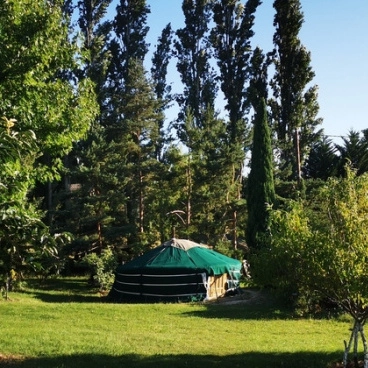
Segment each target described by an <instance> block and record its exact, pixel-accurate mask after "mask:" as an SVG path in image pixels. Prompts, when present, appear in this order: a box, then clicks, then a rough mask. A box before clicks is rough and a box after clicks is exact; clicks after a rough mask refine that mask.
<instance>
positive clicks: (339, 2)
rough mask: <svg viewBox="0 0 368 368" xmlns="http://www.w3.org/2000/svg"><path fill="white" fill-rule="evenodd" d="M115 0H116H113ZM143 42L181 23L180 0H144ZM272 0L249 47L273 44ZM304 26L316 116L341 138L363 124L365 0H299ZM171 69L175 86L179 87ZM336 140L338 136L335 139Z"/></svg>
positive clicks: (367, 83)
mask: <svg viewBox="0 0 368 368" xmlns="http://www.w3.org/2000/svg"><path fill="white" fill-rule="evenodd" d="M115 1H116V0H115ZM147 3H148V5H149V6H150V8H151V14H150V15H149V17H148V25H149V27H150V31H149V34H148V42H149V43H151V45H152V46H154V45H155V43H156V41H157V37H158V36H159V35H160V33H161V30H162V29H163V27H164V26H166V24H167V23H169V22H171V25H172V27H173V28H174V29H178V28H181V27H183V15H182V10H181V4H182V0H147ZM272 4H273V0H263V4H262V5H261V6H260V7H259V8H258V10H257V13H256V20H255V28H254V30H255V32H256V34H255V37H254V38H253V43H254V46H259V47H261V48H262V49H263V50H264V51H265V52H268V51H270V50H271V48H272V37H273V33H274V28H273V17H274V9H273V7H272ZM301 6H302V10H303V13H304V24H303V27H302V30H301V32H300V40H301V42H302V44H303V45H304V46H305V47H306V48H307V50H309V51H310V52H311V56H312V68H313V71H314V72H315V74H316V76H315V78H314V80H313V84H316V85H318V87H319V92H318V95H319V97H318V102H319V105H320V113H319V117H321V118H323V124H322V128H323V129H324V132H325V134H326V135H329V136H346V135H347V134H348V132H349V130H351V129H352V130H355V131H361V130H363V129H367V128H368V115H367V113H366V110H365V109H366V107H368V40H367V37H368V0H349V1H346V0H301ZM174 75H175V66H172V68H171V76H172V78H173V80H172V81H173V83H174V88H175V89H176V88H178V89H180V81H179V78H178V77H175V76H174ZM334 140H335V141H336V140H338V138H334Z"/></svg>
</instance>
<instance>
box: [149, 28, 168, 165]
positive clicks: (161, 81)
mask: <svg viewBox="0 0 368 368" xmlns="http://www.w3.org/2000/svg"><path fill="white" fill-rule="evenodd" d="M172 41H173V30H172V28H171V24H170V23H169V24H167V25H166V27H165V28H164V29H163V30H162V32H161V36H160V37H159V39H158V43H157V46H156V49H155V52H154V54H153V57H152V67H151V78H152V82H153V84H154V90H155V93H156V96H157V98H158V99H159V100H161V101H162V105H161V110H162V112H164V110H165V109H166V108H168V107H169V105H170V104H171V103H172V99H173V97H172V95H171V85H168V84H167V81H166V77H167V69H168V65H169V62H170V59H171V56H172V50H171V45H172ZM164 122H165V117H164V116H163V117H162V120H161V121H160V122H159V131H160V138H159V140H158V145H157V148H156V157H157V158H158V159H159V160H160V159H161V158H162V155H163V147H164V144H165V142H166V141H167V140H168V139H167V137H165V131H164Z"/></svg>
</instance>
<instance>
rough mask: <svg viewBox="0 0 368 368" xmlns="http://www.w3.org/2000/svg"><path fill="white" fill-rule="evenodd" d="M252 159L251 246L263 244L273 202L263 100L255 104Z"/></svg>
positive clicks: (249, 235) (269, 136)
mask: <svg viewBox="0 0 368 368" xmlns="http://www.w3.org/2000/svg"><path fill="white" fill-rule="evenodd" d="M255 110H256V114H255V118H254V131H253V145H252V158H251V164H250V173H249V177H248V202H247V204H248V222H247V243H248V245H249V246H250V247H251V248H256V249H257V248H258V249H259V248H261V247H264V246H267V244H268V241H269V239H268V236H269V206H272V205H273V204H274V201H275V186H274V179H273V155H272V144H271V133H270V128H269V126H268V119H267V109H266V103H265V99H264V98H263V97H262V98H261V99H260V100H259V101H258V104H257V105H256V106H255Z"/></svg>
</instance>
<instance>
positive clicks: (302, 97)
mask: <svg viewBox="0 0 368 368" xmlns="http://www.w3.org/2000/svg"><path fill="white" fill-rule="evenodd" d="M114 4H115V5H117V6H116V8H115V9H112V8H111V6H110V5H111V1H109V0H98V1H93V2H91V1H88V0H83V1H78V2H75V4H74V5H75V6H72V5H73V2H70V1H63V0H58V1H52V2H45V1H43V0H36V1H33V2H29V1H25V0H17V1H15V0H13V1H11V0H10V1H6V2H2V3H1V5H0V117H3V120H2V122H3V128H2V131H1V137H0V139H1V145H0V163H1V171H2V176H1V188H0V189H1V192H0V195H1V211H2V219H1V227H0V236H1V238H0V262H1V267H2V273H9V272H10V270H11V269H12V268H15V269H16V271H17V272H21V271H24V270H30V269H32V270H37V271H40V270H43V272H44V273H46V271H47V272H48V271H50V270H54V269H56V268H59V267H60V266H63V265H64V264H65V265H66V264H68V267H64V270H67V269H68V270H73V267H75V266H76V265H78V263H79V261H80V260H81V259H83V257H85V256H86V255H87V254H93V253H96V254H97V256H100V255H103V254H104V252H105V251H106V250H107V249H111V251H112V252H113V254H114V256H116V257H117V258H118V260H119V261H122V260H128V259H131V258H132V257H134V256H135V255H137V254H140V253H141V252H142V251H144V250H145V249H147V248H148V247H149V246H153V245H155V244H158V243H160V242H162V241H164V240H167V238H168V237H170V236H173V235H175V236H177V237H188V238H191V239H193V240H196V241H201V242H205V243H209V244H211V245H213V246H215V247H216V245H217V244H218V245H219V246H221V247H222V248H223V247H224V244H226V245H227V247H228V248H229V249H228V251H229V253H232V254H234V255H235V254H239V253H236V251H237V252H239V247H240V246H241V245H246V243H247V242H246V239H247V240H248V244H247V245H248V248H247V247H240V248H241V249H242V250H243V249H247V250H250V252H251V253H252V250H253V248H262V247H264V248H267V247H266V245H267V242H266V241H265V239H267V236H265V234H263V232H266V233H268V232H269V216H270V214H271V213H270V211H269V210H268V208H267V206H266V203H267V205H268V204H272V203H273V201H274V198H277V199H278V200H279V201H280V203H281V204H284V205H285V204H287V203H288V200H289V199H290V198H298V197H299V196H301V188H302V186H301V185H300V184H301V181H304V182H306V183H305V184H303V185H304V188H306V190H305V192H304V193H303V195H304V196H305V198H306V199H309V198H310V197H309V195H310V188H312V187H318V186H320V185H323V183H324V181H325V180H327V179H328V178H330V177H344V176H345V175H346V170H345V169H344V167H345V164H346V163H347V162H350V163H351V165H352V166H353V167H354V168H355V169H356V170H357V173H358V175H363V174H364V173H365V172H366V171H367V167H368V166H367V162H368V160H367V157H368V156H367V152H368V145H367V132H363V136H361V134H360V133H359V132H350V133H349V135H348V137H347V138H346V139H345V140H344V141H343V143H342V144H341V145H336V144H334V143H333V142H332V141H330V140H327V139H325V138H323V136H322V131H320V130H318V129H319V128H318V126H319V124H320V123H321V119H320V118H318V117H317V115H318V103H317V93H316V88H315V87H314V86H312V87H310V86H311V83H312V81H313V76H314V74H313V71H312V69H311V66H310V64H311V55H310V53H309V52H308V51H307V50H306V48H305V47H304V46H303V45H302V43H301V40H300V39H299V32H300V30H301V26H302V23H303V13H302V10H301V6H300V1H297V0H289V1H275V2H274V8H275V18H274V26H275V35H274V50H268V52H266V53H264V52H263V51H262V50H261V49H260V48H254V47H253V44H252V38H253V36H254V29H253V28H254V25H255V23H256V21H257V16H256V10H257V8H258V7H259V6H261V2H260V1H258V0H248V1H240V0H222V1H220V0H213V1H209V0H197V1H194V0H183V2H182V11H183V19H184V24H183V26H182V28H180V29H174V27H173V26H174V25H171V24H168V25H166V26H164V25H163V31H162V33H161V35H160V38H159V39H158V43H157V46H156V47H155V50H154V53H153V57H152V58H151V67H150V69H149V70H150V73H149V72H148V68H147V63H148V61H147V56H148V52H149V50H150V45H149V44H148V43H147V34H148V32H149V21H148V20H149V14H150V8H149V6H148V5H147V3H146V1H144V0H121V1H118V2H116V3H114ZM170 66H173V67H174V68H176V72H177V77H178V80H180V81H181V83H180V85H178V86H176V87H177V88H175V90H176V93H173V92H172V86H171V85H170V83H169V82H168V81H167V74H168V71H169V70H170ZM271 72H272V73H273V74H272V75H271ZM269 74H270V77H269V76H268V75H269ZM180 88H181V89H180ZM221 97H224V100H225V104H224V108H223V111H220V110H219V106H217V103H218V101H219V100H220V99H221ZM261 101H262V104H261V103H260V102H261ZM171 107H173V108H174V110H175V108H176V109H177V111H176V112H177V113H178V114H177V116H175V117H173V118H172V119H171V121H169V118H168V117H167V116H169V114H167V110H168V109H169V108H171ZM250 155H252V158H251V161H250V162H251V163H252V164H251V165H252V166H251V167H250V169H251V170H250V171H249V170H248V169H249V168H247V167H246V163H247V160H246V158H249V156H250ZM312 179H318V180H319V181H312ZM260 183H261V184H260ZM321 183H322V184H321ZM303 190H304V189H303ZM274 193H276V194H274ZM309 203H312V202H308V204H309ZM312 208H313V206H312ZM271 212H272V211H271ZM285 231H286V230H285ZM266 235H267V234H266ZM292 239H293V237H290V239H289V240H288V241H289V242H291V241H292ZM299 241H300V240H299V238H298V237H296V236H295V239H294V241H293V242H292V243H293V244H294V242H299ZM64 242H65V243H64ZM46 243H47V244H48V245H47V247H46V245H45V244H46ZM292 243H290V244H292ZM288 244H289V243H288ZM278 246H279V247H284V246H285V247H287V246H288V245H286V244H283V243H282V242H281V243H280V244H278ZM237 248H238V249H237ZM280 249H283V248H280ZM51 250H52V251H51ZM280 252H281V253H282V252H283V250H280ZM288 254H291V253H288ZM41 255H42V257H44V255H48V256H47V257H45V258H42V257H41ZM286 259H287V257H286ZM256 264H257V263H255V264H254V266H252V267H253V269H254V268H256ZM272 267H277V264H276V263H275V264H273V266H272ZM271 269H272V268H270V270H271ZM255 271H257V270H255ZM256 273H257V272H256ZM263 276H266V275H263ZM287 278H290V274H287V275H285V282H286V281H287ZM275 280H276V279H275ZM277 280H279V281H278V282H279V284H280V285H282V283H283V280H282V278H279V279H277Z"/></svg>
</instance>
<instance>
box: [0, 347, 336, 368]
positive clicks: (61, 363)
mask: <svg viewBox="0 0 368 368" xmlns="http://www.w3.org/2000/svg"><path fill="white" fill-rule="evenodd" d="M225 346H226V344H224V348H225ZM339 355H340V354H339V353H334V354H323V353H315V352H310V353H309V352H300V353H293V354H291V353H290V354H288V353H280V354H272V353H269V354H267V353H257V352H249V353H243V354H237V355H223V356H217V355H188V354H185V355H159V356H148V357H147V356H139V355H121V356H108V355H98V354H96V355H93V354H91V355H87V354H86V355H70V356H59V357H55V358H47V357H40V358H30V359H24V360H18V361H16V360H13V361H12V362H8V363H7V362H5V361H3V362H2V361H0V367H2V366H4V367H8V366H11V367H18V368H75V367H78V368H94V367H96V368H97V367H98V368H103V367H105V368H121V367H127V368H156V367H160V368H172V367H175V368H188V367H190V368H204V367H221V368H230V367H231V368H236V367H251V368H278V367H280V368H281V367H282V368H296V367H298V368H327V367H328V366H329V364H330V363H331V362H334V361H336V360H337V359H339V358H340V356H339ZM2 363H3V364H4V365H2ZM7 364H8V365H7Z"/></svg>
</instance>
